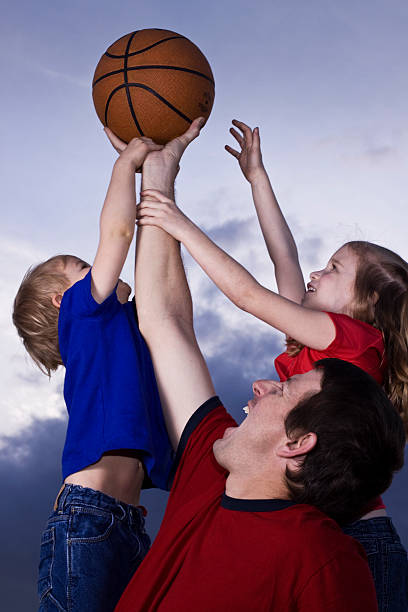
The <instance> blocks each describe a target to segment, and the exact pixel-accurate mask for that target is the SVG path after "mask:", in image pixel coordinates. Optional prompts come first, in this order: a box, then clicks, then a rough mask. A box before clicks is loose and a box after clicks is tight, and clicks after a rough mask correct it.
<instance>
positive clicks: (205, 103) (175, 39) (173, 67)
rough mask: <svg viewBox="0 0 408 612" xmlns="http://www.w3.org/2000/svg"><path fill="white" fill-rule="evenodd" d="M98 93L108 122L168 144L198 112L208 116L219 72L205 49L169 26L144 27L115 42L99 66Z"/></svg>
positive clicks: (124, 133) (122, 133) (123, 133)
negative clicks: (160, 27) (158, 27)
mask: <svg viewBox="0 0 408 612" xmlns="http://www.w3.org/2000/svg"><path fill="white" fill-rule="evenodd" d="M92 95H93V101H94V105H95V109H96V112H97V114H98V117H99V119H100V120H101V121H102V123H103V125H105V126H108V127H109V128H110V129H111V130H112V131H113V132H114V133H115V134H117V136H119V138H121V139H122V140H124V141H125V142H129V141H130V140H131V139H132V138H135V137H136V136H148V137H150V138H152V139H153V140H154V141H155V142H157V143H159V144H165V143H166V142H168V141H169V140H171V139H172V138H175V137H176V136H179V135H180V134H182V133H183V132H185V131H186V129H187V128H188V126H189V125H190V123H191V122H192V121H193V120H194V119H195V118H196V117H204V118H205V119H206V120H207V119H208V117H209V115H210V112H211V109H212V105H213V102H214V77H213V73H212V71H211V68H210V65H209V63H208V62H207V60H206V58H205V57H204V55H203V54H202V53H201V51H200V49H199V48H198V47H196V45H195V44H194V43H192V42H191V41H190V40H188V38H186V37H185V36H182V35H181V34H177V33H176V32H170V31H169V30H159V29H149V30H138V31H136V32H132V33H131V34H126V35H125V36H122V38H119V40H117V41H116V42H114V43H113V44H112V45H111V46H110V47H108V49H107V51H106V52H105V53H104V54H103V55H102V57H101V59H100V60H99V63H98V65H97V67H96V70H95V74H94V78H93V83H92Z"/></svg>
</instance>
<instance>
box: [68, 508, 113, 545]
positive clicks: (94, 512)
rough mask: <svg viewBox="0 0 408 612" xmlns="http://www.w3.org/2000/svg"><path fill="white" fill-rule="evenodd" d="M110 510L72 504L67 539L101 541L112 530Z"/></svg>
mask: <svg viewBox="0 0 408 612" xmlns="http://www.w3.org/2000/svg"><path fill="white" fill-rule="evenodd" d="M114 522H115V518H114V516H113V514H112V512H108V511H106V510H100V509H98V508H95V507H94V506H72V507H71V516H70V521H69V536H68V539H69V540H71V541H75V542H102V541H103V540H106V539H107V538H108V537H109V536H110V534H111V531H112V528H113V525H114Z"/></svg>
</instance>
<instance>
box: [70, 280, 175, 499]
mask: <svg viewBox="0 0 408 612" xmlns="http://www.w3.org/2000/svg"><path fill="white" fill-rule="evenodd" d="M58 337H59V348H60V353H61V357H62V361H63V363H64V365H65V368H66V374H65V383H64V398H65V403H66V406H67V410H68V414H69V420H68V430H67V437H66V440H65V446H64V451H63V455H62V472H63V473H62V476H63V479H65V478H66V477H67V476H68V475H69V474H72V473H74V472H77V471H79V470H81V469H83V468H85V467H86V466H88V465H90V464H92V463H95V462H96V461H98V460H99V459H100V457H101V456H102V454H103V453H104V452H106V451H109V450H115V449H134V450H136V449H137V450H139V451H141V454H140V456H141V459H142V460H143V463H144V466H145V469H146V471H147V474H148V476H149V478H150V480H151V482H152V483H153V485H154V486H157V487H159V488H163V489H167V487H168V476H169V472H170V468H171V465H172V462H173V457H174V453H173V449H172V447H171V444H170V441H169V438H168V435H167V431H166V427H165V424H164V419H163V414H162V410H161V405H160V399H159V394H158V391H157V385H156V379H155V376H154V371H153V365H152V362H151V358H150V354H149V351H148V349H147V346H146V343H145V342H144V339H143V338H142V336H141V334H140V331H139V328H138V325H137V319H136V313H135V307H134V303H133V302H127V303H126V304H121V303H120V302H119V300H118V299H117V296H116V288H115V289H114V291H113V292H112V293H111V295H109V296H108V297H107V298H106V300H105V301H104V302H102V304H98V303H97V302H96V301H95V300H94V298H93V297H92V293H91V270H89V272H88V274H87V275H86V276H85V278H84V279H82V280H80V281H78V282H77V283H75V284H74V285H73V286H72V287H70V288H69V289H68V290H67V291H66V292H65V293H64V296H63V298H62V301H61V307H60V314H59V320H58Z"/></svg>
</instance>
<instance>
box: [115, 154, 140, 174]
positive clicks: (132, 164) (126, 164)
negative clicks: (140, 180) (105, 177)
mask: <svg viewBox="0 0 408 612" xmlns="http://www.w3.org/2000/svg"><path fill="white" fill-rule="evenodd" d="M139 166H140V164H137V162H136V161H135V160H134V159H132V158H131V157H129V156H126V155H119V157H118V159H117V160H116V161H115V163H114V165H113V168H114V169H116V170H125V171H126V170H127V171H129V172H133V173H135V172H136V169H137V168H138V167H139Z"/></svg>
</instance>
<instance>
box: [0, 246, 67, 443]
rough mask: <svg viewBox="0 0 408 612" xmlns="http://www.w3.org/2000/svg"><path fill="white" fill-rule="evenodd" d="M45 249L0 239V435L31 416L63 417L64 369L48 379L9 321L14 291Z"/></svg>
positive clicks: (24, 424)
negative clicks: (0, 417)
mask: <svg viewBox="0 0 408 612" xmlns="http://www.w3.org/2000/svg"><path fill="white" fill-rule="evenodd" d="M43 258H44V253H42V252H41V250H40V249H39V248H38V247H36V246H35V245H32V244H29V243H22V242H10V240H8V238H7V237H4V236H2V237H1V240H0V266H1V269H2V276H1V280H0V334H1V338H2V349H1V353H0V386H1V389H2V390H3V393H2V396H1V399H0V410H1V415H2V419H1V424H0V436H11V435H15V434H16V433H18V432H19V431H21V430H22V429H24V428H25V427H27V426H29V425H30V424H31V423H32V421H33V420H34V419H48V418H53V417H54V418H55V417H57V418H63V416H64V411H65V409H64V401H63V398H62V381H63V371H61V372H57V373H56V374H55V375H53V377H52V379H51V381H49V380H48V378H47V377H46V376H44V374H42V373H41V372H40V371H39V370H38V368H37V367H36V366H35V365H34V364H33V363H32V362H31V360H30V358H29V357H28V355H27V354H26V351H25V349H24V347H23V345H22V343H21V341H20V338H19V337H18V335H17V332H16V330H15V329H14V326H13V324H12V320H11V315H12V307H13V300H14V296H15V293H16V291H17V289H18V286H19V284H20V281H21V279H22V277H23V275H24V273H25V271H26V270H27V269H28V267H29V266H30V265H32V264H33V263H35V262H38V261H41V260H42V259H43Z"/></svg>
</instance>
